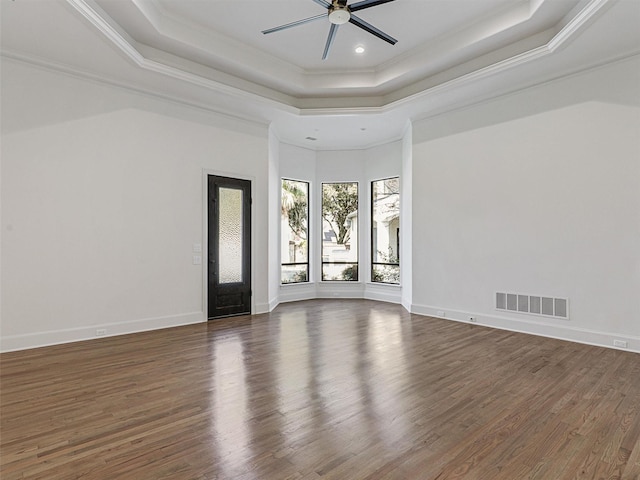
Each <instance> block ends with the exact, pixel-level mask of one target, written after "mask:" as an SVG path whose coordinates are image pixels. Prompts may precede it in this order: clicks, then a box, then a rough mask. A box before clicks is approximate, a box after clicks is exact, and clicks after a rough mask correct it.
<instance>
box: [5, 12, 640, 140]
mask: <svg viewBox="0 0 640 480" xmlns="http://www.w3.org/2000/svg"><path fill="white" fill-rule="evenodd" d="M1 1H2V12H1V13H2V17H1V19H2V50H3V54H4V55H6V56H9V57H12V58H18V59H22V60H28V61H31V62H36V63H41V64H47V65H49V66H54V67H55V68H58V69H63V70H65V69H66V70H67V71H73V72H74V73H80V72H82V74H84V75H89V76H94V77H96V78H100V79H102V80H103V81H109V82H111V83H116V84H119V85H126V86H130V87H133V88H136V89H142V90H147V91H149V92H153V93H155V94H159V95H162V96H165V97H169V98H174V99H176V100H180V101H183V102H185V103H189V104H192V105H195V106H200V107H202V108H206V109H210V110H216V111H220V112H224V113H229V114H232V115H237V116H240V117H244V118H250V119H254V120H258V121H260V122H270V123H272V124H273V125H274V128H275V130H276V132H277V134H278V135H279V136H280V137H281V139H282V140H283V141H286V142H289V143H293V144H298V145H302V146H305V147H308V148H315V149H332V148H335V149H341V148H363V147H366V146H371V145H374V144H376V143H381V142H384V141H389V140H393V139H396V138H399V136H400V135H401V133H402V131H403V129H404V128H405V125H406V121H407V120H408V119H413V120H415V119H420V118H426V117H429V116H433V115H437V114H439V113H441V112H444V111H448V110H451V109H455V108H461V107H464V106H465V105H469V104H470V103H476V102H478V101H482V100H484V99H488V98H492V97H495V96H497V95H500V94H504V93H508V92H511V91H515V90H517V89H521V88H526V87H528V86H531V85H535V84H538V83H541V82H545V81H548V80H550V79H553V78H558V77H560V76H562V75H566V74H570V73H573V72H576V71H580V70H582V69H585V68H590V67H592V66H596V65H599V64H602V63H605V62H607V61H611V60H613V59H616V58H622V57H625V56H629V55H632V54H635V53H638V52H639V51H640V32H639V30H640V29H639V28H638V25H639V24H640V0H395V1H392V2H389V3H385V4H382V5H378V6H375V7H371V8H368V9H364V10H361V11H358V12H357V15H358V17H360V18H362V19H364V20H365V21H367V22H369V23H371V24H372V25H374V26H376V27H377V28H379V29H381V30H383V31H384V32H386V33H387V34H389V35H391V36H393V37H395V38H397V39H398V43H397V44H396V45H390V44H388V43H386V42H384V41H382V40H380V39H378V38H376V37H374V36H373V35H371V34H369V33H367V32H365V31H364V30H361V29H359V28H358V27H356V26H355V25H352V24H350V23H347V24H345V25H342V26H340V28H339V30H338V33H337V36H336V38H335V41H334V42H333V45H332V48H331V51H330V53H329V57H328V58H327V59H326V60H324V61H323V60H322V59H321V56H322V50H323V49H324V45H325V41H326V38H327V34H328V30H329V25H330V24H329V21H328V19H327V18H321V19H319V20H316V21H313V22H310V23H306V24H303V25H299V26H296V27H294V28H290V29H287V30H282V31H280V32H275V33H272V34H269V35H263V34H262V33H261V31H262V30H264V29H267V28H270V27H274V26H278V25H282V24H286V23H289V22H293V21H296V20H299V19H304V18H307V17H311V16H314V15H319V14H322V13H325V12H326V9H325V8H323V7H322V6H321V5H319V4H318V3H316V2H315V1H313V0H1ZM355 1H356V0H351V1H350V2H349V3H355ZM357 45H362V46H364V47H365V49H366V50H365V53H363V54H360V55H359V54H356V53H355V52H354V48H355V46H357ZM3 120H4V119H3ZM308 137H312V138H315V139H316V140H311V139H309V138H308Z"/></svg>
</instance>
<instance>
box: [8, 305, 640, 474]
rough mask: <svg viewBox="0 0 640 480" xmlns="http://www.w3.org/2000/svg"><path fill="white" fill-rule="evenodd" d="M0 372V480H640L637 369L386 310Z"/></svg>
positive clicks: (313, 312)
mask: <svg viewBox="0 0 640 480" xmlns="http://www.w3.org/2000/svg"><path fill="white" fill-rule="evenodd" d="M0 362H1V382H2V383H1V388H2V390H1V408H2V410H1V412H0V413H1V440H0V443H1V466H0V478H2V480H14V479H23V478H28V479H47V480H55V479H75V478H82V479H109V480H112V479H126V480H129V479H131V480H144V479H172V480H174V479H175V480H183V479H185V480H187V479H188V480H196V479H198V480H202V479H230V480H250V479H255V480H270V479H276V480H285V479H305V480H312V479H340V480H351V479H361V480H365V479H366V480H382V479H424V480H436V479H438V480H443V479H457V478H460V479H474V480H475V479H477V480H499V479H503V480H520V479H545V480H564V479H624V480H632V479H633V480H637V479H638V478H640V355H638V354H634V353H630V352H621V351H616V350H610V349H604V348H598V347H591V346H586V345H579V344H574V343H569V342H563V341H557V340H552V339H546V338H541V337H534V336H528V335H523V334H517V333H511V332H506V331H500V330H494V329H489V328H484V327H482V326H478V325H466V324H460V323H455V322H451V321H445V320H438V319H433V318H429V317H421V316H416V315H410V314H408V313H406V312H405V311H404V310H403V309H402V308H401V307H400V306H397V305H392V304H385V303H377V302H372V301H366V300H335V301H334V300H314V301H307V302H299V303H292V304H284V305H280V306H279V307H278V308H277V309H276V310H275V311H274V312H273V313H271V314H265V315H257V316H245V317H236V318H233V319H228V320H224V321H214V322H209V323H208V324H198V325H193V326H187V327H180V328H173V329H166V330H160V331H154V332H146V333H139V334H135V335H127V336H120V337H114V338H103V339H98V340H92V341H88V342H81V343H76V344H69V345H60V346H54V347H47V348H40V349H34V350H28V351H22V352H13V353H6V354H2V355H0Z"/></svg>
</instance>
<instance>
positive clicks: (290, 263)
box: [279, 177, 311, 286]
mask: <svg viewBox="0 0 640 480" xmlns="http://www.w3.org/2000/svg"><path fill="white" fill-rule="evenodd" d="M285 181H286V182H295V183H304V184H306V185H307V209H306V210H307V225H306V230H307V232H306V234H307V238H306V240H307V260H306V262H284V261H283V258H282V254H281V255H280V285H281V286H282V285H299V284H305V283H310V281H311V262H310V261H309V259H310V248H309V247H310V235H309V233H310V230H311V208H310V206H311V182H309V181H307V180H296V179H292V178H287V177H281V178H280V222H281V223H280V224H281V225H282V218H283V215H282V192H283V190H284V188H283V187H284V182H285ZM279 248H280V252H281V253H282V248H283V232H282V228H281V229H280V246H279ZM297 265H306V267H307V269H306V279H305V280H298V281H293V282H283V281H282V280H283V275H282V274H283V267H286V266H297Z"/></svg>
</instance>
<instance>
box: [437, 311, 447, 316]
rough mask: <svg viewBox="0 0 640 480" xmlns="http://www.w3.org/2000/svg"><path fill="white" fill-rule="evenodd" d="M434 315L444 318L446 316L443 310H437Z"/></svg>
mask: <svg viewBox="0 0 640 480" xmlns="http://www.w3.org/2000/svg"><path fill="white" fill-rule="evenodd" d="M436 315H438V316H439V317H446V316H447V314H446V313H444V310H438V311H437V312H436Z"/></svg>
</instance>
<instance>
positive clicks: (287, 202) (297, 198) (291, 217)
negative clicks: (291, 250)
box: [281, 180, 308, 240]
mask: <svg viewBox="0 0 640 480" xmlns="http://www.w3.org/2000/svg"><path fill="white" fill-rule="evenodd" d="M299 183H300V182H293V181H291V180H282V201H281V206H282V207H281V208H282V215H286V217H287V223H288V224H289V228H291V231H292V232H293V233H295V234H296V235H297V236H298V237H300V238H302V239H305V240H306V238H307V216H308V206H307V205H308V204H307V192H305V191H304V190H303V189H301V188H300V187H299V186H298V184H299Z"/></svg>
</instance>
